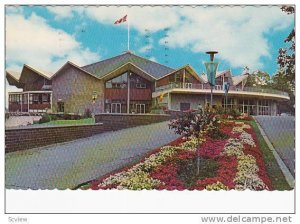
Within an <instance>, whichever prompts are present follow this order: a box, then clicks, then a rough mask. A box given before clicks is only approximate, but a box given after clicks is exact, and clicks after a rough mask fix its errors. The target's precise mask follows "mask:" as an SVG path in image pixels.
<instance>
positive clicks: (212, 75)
mask: <svg viewBox="0 0 300 224" xmlns="http://www.w3.org/2000/svg"><path fill="white" fill-rule="evenodd" d="M217 53H218V52H217V51H207V52H206V54H209V55H210V61H209V62H204V64H205V68H206V73H207V80H208V83H209V85H210V88H211V91H210V105H211V107H212V105H213V87H214V86H215V85H216V73H217V69H218V65H219V63H218V62H214V56H215V54H217Z"/></svg>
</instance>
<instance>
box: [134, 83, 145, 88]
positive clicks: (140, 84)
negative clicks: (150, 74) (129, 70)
mask: <svg viewBox="0 0 300 224" xmlns="http://www.w3.org/2000/svg"><path fill="white" fill-rule="evenodd" d="M136 88H138V89H145V88H146V84H145V83H137V84H136Z"/></svg>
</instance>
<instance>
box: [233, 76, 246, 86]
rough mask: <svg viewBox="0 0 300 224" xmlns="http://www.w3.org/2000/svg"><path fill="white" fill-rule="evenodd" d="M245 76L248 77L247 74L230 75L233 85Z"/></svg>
mask: <svg viewBox="0 0 300 224" xmlns="http://www.w3.org/2000/svg"><path fill="white" fill-rule="evenodd" d="M247 78H248V74H243V75H237V76H232V82H233V85H234V86H236V85H238V84H239V83H241V82H242V81H243V80H245V79H247Z"/></svg>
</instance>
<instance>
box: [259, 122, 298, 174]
mask: <svg viewBox="0 0 300 224" xmlns="http://www.w3.org/2000/svg"><path fill="white" fill-rule="evenodd" d="M255 118H256V120H257V121H258V122H259V124H260V126H261V127H262V128H263V129H264V131H265V133H266V135H267V136H268V138H269V140H270V142H271V143H272V145H273V146H274V148H275V150H276V151H277V153H278V154H279V156H280V157H281V159H282V160H283V162H284V163H285V165H286V166H287V167H288V169H289V170H290V172H291V174H292V175H293V176H294V177H295V117H293V116H257V117H255Z"/></svg>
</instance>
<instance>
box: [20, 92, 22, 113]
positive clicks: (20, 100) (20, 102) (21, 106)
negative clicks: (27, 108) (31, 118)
mask: <svg viewBox="0 0 300 224" xmlns="http://www.w3.org/2000/svg"><path fill="white" fill-rule="evenodd" d="M20 101H21V102H20V103H21V112H23V111H22V106H23V105H22V104H23V93H21V99H20Z"/></svg>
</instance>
